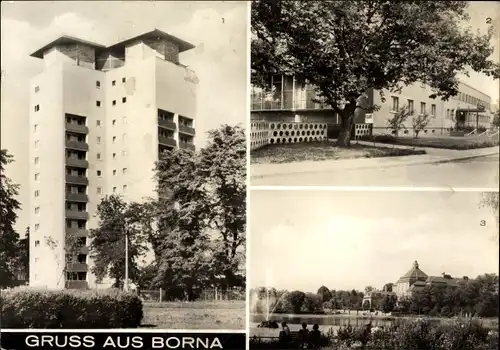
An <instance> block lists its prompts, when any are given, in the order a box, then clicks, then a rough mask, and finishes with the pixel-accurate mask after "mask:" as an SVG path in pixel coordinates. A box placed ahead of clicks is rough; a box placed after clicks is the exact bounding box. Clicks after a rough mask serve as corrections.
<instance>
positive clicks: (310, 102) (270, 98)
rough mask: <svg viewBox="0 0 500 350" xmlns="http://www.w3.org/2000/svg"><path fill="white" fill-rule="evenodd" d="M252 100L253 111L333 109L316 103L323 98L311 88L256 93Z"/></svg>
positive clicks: (253, 94) (252, 95)
mask: <svg viewBox="0 0 500 350" xmlns="http://www.w3.org/2000/svg"><path fill="white" fill-rule="evenodd" d="M294 95H295V98H294ZM250 99H251V106H250V109H251V111H276V110H290V111H291V110H323V109H327V110H328V109H331V106H329V105H327V104H325V103H318V102H316V100H321V98H319V97H318V96H317V95H316V92H315V91H314V89H311V88H305V89H304V88H302V89H301V88H296V89H295V90H289V89H286V90H284V91H283V92H281V91H280V90H277V91H275V92H273V93H268V92H263V91H259V92H256V91H254V92H253V93H252V94H251V98H250Z"/></svg>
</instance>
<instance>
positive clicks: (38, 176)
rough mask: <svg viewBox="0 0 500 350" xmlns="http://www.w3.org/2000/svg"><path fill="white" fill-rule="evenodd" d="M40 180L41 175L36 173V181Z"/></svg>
mask: <svg viewBox="0 0 500 350" xmlns="http://www.w3.org/2000/svg"><path fill="white" fill-rule="evenodd" d="M39 178H40V173H35V181H38V179H39Z"/></svg>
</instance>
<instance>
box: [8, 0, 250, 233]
mask: <svg viewBox="0 0 500 350" xmlns="http://www.w3.org/2000/svg"><path fill="white" fill-rule="evenodd" d="M1 9H2V22H1V25H2V36H1V53H2V54H1V65H2V103H1V147H2V148H6V149H8V150H9V152H10V153H11V154H13V155H14V158H15V161H16V162H15V163H13V164H11V165H9V167H8V169H7V171H8V176H9V177H10V178H11V179H12V180H13V181H14V182H15V183H19V184H21V185H24V184H27V183H28V179H29V174H28V167H27V166H26V164H27V163H28V133H27V130H28V107H29V105H28V91H29V90H28V88H29V79H30V78H31V77H33V76H35V75H37V74H39V73H41V72H42V70H43V60H40V59H36V58H32V57H29V55H30V54H31V53H32V52H34V51H35V50H36V49H38V48H40V47H42V46H43V45H45V44H47V43H49V42H51V41H52V40H54V39H56V38H57V37H59V36H61V35H63V34H66V35H70V36H74V37H78V38H81V39H84V40H89V41H92V42H95V43H99V44H103V45H110V44H113V43H116V42H119V41H121V40H124V39H128V38H130V37H134V36H136V35H138V34H141V33H143V32H147V31H150V30H152V29H154V28H157V29H160V30H163V31H165V32H167V33H170V34H172V35H174V36H178V37H180V38H181V39H183V40H186V41H188V42H191V43H192V44H194V45H196V48H195V49H193V50H190V51H187V52H184V53H182V54H181V55H180V62H181V63H182V64H185V65H188V66H189V67H190V68H192V69H193V70H194V71H195V72H196V76H197V77H198V79H199V80H200V83H199V87H198V95H197V100H198V101H197V102H198V106H197V111H198V114H197V116H196V130H197V136H196V137H197V139H196V144H197V145H198V147H200V146H201V147H203V145H204V144H205V142H206V132H207V131H208V130H210V129H214V128H217V127H218V126H220V125H221V124H232V125H236V124H239V123H242V124H245V122H246V115H247V111H246V110H247V108H246V106H247V102H246V100H247V92H246V86H247V57H248V53H249V47H248V44H247V4H246V3H245V2H223V1H222V2H218V1H217V2H215V1H214V2H209V1H200V2H195V1H191V2H170V1H164V2H159V1H156V2H155V1H144V2H136V1H126V2H121V1H112V2H106V1H86V2H79V1H67V2H65V1H50V2H49V1H22V2H15V1H9V2H7V1H2V3H1ZM18 200H20V201H21V203H26V202H27V200H28V194H27V190H26V186H24V187H22V188H21V193H20V196H19V198H18ZM26 222H27V217H26V215H25V214H24V213H23V212H20V213H19V220H18V225H17V228H18V231H19V232H24V228H23V227H24V226H26Z"/></svg>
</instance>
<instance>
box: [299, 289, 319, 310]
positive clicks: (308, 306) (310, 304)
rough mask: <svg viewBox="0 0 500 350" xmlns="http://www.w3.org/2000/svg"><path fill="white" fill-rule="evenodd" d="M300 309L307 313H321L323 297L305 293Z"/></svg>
mask: <svg viewBox="0 0 500 350" xmlns="http://www.w3.org/2000/svg"><path fill="white" fill-rule="evenodd" d="M300 311H301V312H303V313H309V314H318V313H323V299H322V298H321V295H318V294H314V293H306V294H305V297H304V303H303V304H302V307H301V309H300Z"/></svg>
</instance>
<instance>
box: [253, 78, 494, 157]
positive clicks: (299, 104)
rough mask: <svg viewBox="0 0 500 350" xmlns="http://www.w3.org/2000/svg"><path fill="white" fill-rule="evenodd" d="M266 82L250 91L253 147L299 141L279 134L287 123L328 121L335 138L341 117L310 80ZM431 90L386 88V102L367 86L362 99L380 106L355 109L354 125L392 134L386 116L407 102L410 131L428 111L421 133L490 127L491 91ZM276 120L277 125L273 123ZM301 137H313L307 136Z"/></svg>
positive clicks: (465, 88)
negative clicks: (438, 93)
mask: <svg viewBox="0 0 500 350" xmlns="http://www.w3.org/2000/svg"><path fill="white" fill-rule="evenodd" d="M264 85H266V86H267V88H264V89H262V88H257V87H252V90H251V120H252V125H251V127H252V128H251V146H252V148H256V147H260V146H261V145H263V144H267V143H276V142H279V143H289V142H292V143H294V142H299V140H298V139H295V138H291V139H289V138H284V137H280V135H279V129H283V126H285V128H286V127H287V126H286V125H287V124H289V123H295V124H299V125H300V124H318V125H322V124H327V125H328V137H330V138H331V137H335V130H337V131H338V129H339V127H340V123H341V121H340V119H339V116H338V115H337V113H335V111H333V110H332V108H331V107H329V106H328V105H326V104H324V103H321V99H318V96H317V94H316V92H315V89H314V87H313V86H312V85H308V84H303V83H299V82H298V81H296V80H295V78H294V77H290V76H283V75H276V76H273V77H271V78H270V80H269V82H266V84H264ZM431 94H432V91H431V88H430V87H429V86H427V85H425V84H419V83H416V84H413V85H409V86H406V87H404V88H403V89H402V91H401V92H400V93H391V92H390V91H383V95H384V96H385V101H382V99H381V97H380V93H379V92H378V91H374V90H369V91H367V93H366V96H364V98H363V100H364V101H363V102H362V103H364V104H365V103H366V104H367V105H377V106H379V107H380V109H379V110H378V111H375V112H373V113H363V112H361V113H357V114H356V117H355V121H354V122H355V125H356V126H359V127H356V128H355V130H357V129H359V132H360V133H359V134H360V135H362V134H365V133H367V132H368V131H369V132H370V133H371V132H373V134H385V133H390V130H389V129H388V128H387V125H388V123H387V120H388V119H389V118H391V116H393V115H394V113H396V112H398V111H400V110H401V109H402V108H403V107H406V108H408V110H410V111H411V112H412V114H413V116H412V117H411V118H408V119H407V121H406V123H405V126H406V128H407V129H406V130H404V131H403V134H404V135H408V136H410V135H413V130H412V124H413V118H415V117H417V116H418V115H419V114H428V115H430V118H431V120H430V122H429V124H428V125H427V127H426V128H425V129H424V130H423V131H422V132H421V134H420V135H422V134H428V135H432V134H435V135H439V134H447V133H448V134H449V132H450V131H451V130H452V129H453V128H455V127H456V126H457V124H458V125H459V126H460V127H465V128H466V129H471V130H473V129H475V128H478V129H488V128H490V125H491V108H490V105H491V98H490V97H489V96H488V95H486V94H484V93H482V92H481V91H479V90H477V89H474V88H472V87H471V86H469V85H467V84H464V83H460V84H459V93H458V94H457V96H454V97H452V98H450V99H449V100H448V101H443V100H441V99H439V98H436V99H430V98H429V95H431ZM318 100H319V102H318ZM273 125H274V128H272V127H271V126H273ZM367 125H368V126H369V128H367V127H366V126H367ZM356 135H358V134H356ZM320 136H323V135H320ZM324 136H327V135H324ZM302 140H303V141H311V139H310V138H308V137H306V138H302ZM312 140H314V138H313V139H312Z"/></svg>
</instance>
